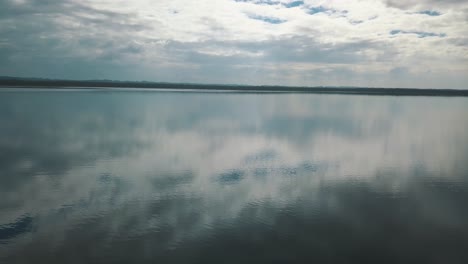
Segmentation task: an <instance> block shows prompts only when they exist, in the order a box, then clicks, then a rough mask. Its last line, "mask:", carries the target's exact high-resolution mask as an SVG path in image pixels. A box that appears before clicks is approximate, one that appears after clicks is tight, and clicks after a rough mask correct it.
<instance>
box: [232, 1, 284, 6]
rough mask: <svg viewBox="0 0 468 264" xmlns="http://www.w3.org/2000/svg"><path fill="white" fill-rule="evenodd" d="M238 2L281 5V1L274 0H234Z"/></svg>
mask: <svg viewBox="0 0 468 264" xmlns="http://www.w3.org/2000/svg"><path fill="white" fill-rule="evenodd" d="M234 1H236V2H242V3H253V4H256V5H279V4H280V2H279V1H273V0H234Z"/></svg>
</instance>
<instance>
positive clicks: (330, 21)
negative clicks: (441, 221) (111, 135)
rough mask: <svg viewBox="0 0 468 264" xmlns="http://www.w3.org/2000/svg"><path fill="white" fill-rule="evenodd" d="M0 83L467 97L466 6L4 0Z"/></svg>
mask: <svg viewBox="0 0 468 264" xmlns="http://www.w3.org/2000/svg"><path fill="white" fill-rule="evenodd" d="M0 58H1V59H0V75H6V76H23V77H46V78H67V79H115V80H147V81H170V82H195V83H232V84H276V85H310V86H315V85H351V86H376V87H428V88H468V1H466V0H462V1H461V0H447V1H442V0H407V1H404V0H402V1H398V0H362V1H345V0H341V1H339V0H336V1H315V0H304V1H291V0H191V1H190V0H152V1H151V0H132V1H122V0H95V1H87V0H79V1H78V0H76V1H75V0H2V1H0Z"/></svg>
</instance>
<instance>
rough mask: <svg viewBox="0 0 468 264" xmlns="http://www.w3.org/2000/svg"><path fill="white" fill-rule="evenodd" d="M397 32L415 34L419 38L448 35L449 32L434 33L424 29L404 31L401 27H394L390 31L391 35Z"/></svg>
mask: <svg viewBox="0 0 468 264" xmlns="http://www.w3.org/2000/svg"><path fill="white" fill-rule="evenodd" d="M397 34H415V35H417V36H418V38H425V37H440V38H443V37H446V36H447V34H445V33H439V34H438V33H433V32H424V31H404V30H399V29H394V30H392V31H390V35H397Z"/></svg>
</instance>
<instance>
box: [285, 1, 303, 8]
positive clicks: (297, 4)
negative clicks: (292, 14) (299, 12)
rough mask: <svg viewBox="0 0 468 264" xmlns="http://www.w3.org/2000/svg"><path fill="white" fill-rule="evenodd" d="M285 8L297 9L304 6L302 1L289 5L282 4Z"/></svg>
mask: <svg viewBox="0 0 468 264" xmlns="http://www.w3.org/2000/svg"><path fill="white" fill-rule="evenodd" d="M283 5H284V6H285V7H286V8H292V7H298V6H301V5H304V1H294V2H290V3H286V4H283Z"/></svg>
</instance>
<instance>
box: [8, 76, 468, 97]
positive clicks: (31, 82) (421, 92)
mask: <svg viewBox="0 0 468 264" xmlns="http://www.w3.org/2000/svg"><path fill="white" fill-rule="evenodd" d="M0 86H1V87H30V88H35V87H37V88H71V87H80V88H148V89H178V90H213V91H240V92H303V93H324V94H364V95H413V96H468V90H455V89H415V88H369V87H323V86H320V87H303V86H269V85H261V86H259V85H220V84H188V83H160V82H131V81H110V80H89V81H78V80H52V79H34V78H30V79H29V78H14V77H2V78H0Z"/></svg>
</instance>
